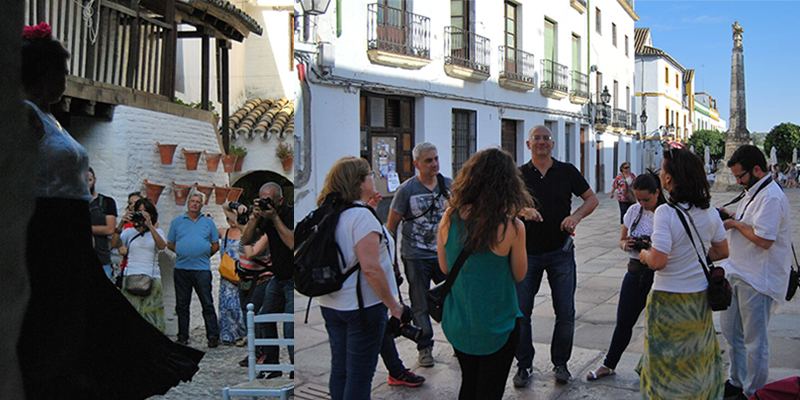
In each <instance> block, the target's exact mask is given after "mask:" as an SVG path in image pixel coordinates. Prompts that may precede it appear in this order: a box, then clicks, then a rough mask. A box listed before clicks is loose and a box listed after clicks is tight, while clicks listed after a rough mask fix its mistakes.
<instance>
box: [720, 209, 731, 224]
mask: <svg viewBox="0 0 800 400" xmlns="http://www.w3.org/2000/svg"><path fill="white" fill-rule="evenodd" d="M717 212H718V213H719V218H720V219H721V220H723V221H725V220H726V219H731V218H733V215H730V214H728V213H726V212H725V211H722V209H720V208H718V209H717Z"/></svg>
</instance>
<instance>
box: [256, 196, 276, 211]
mask: <svg viewBox="0 0 800 400" xmlns="http://www.w3.org/2000/svg"><path fill="white" fill-rule="evenodd" d="M256 204H258V208H260V209H262V210H268V209H269V208H267V206H269V207H271V208H275V202H274V201H272V198H271V197H266V198H263V199H258V200H256Z"/></svg>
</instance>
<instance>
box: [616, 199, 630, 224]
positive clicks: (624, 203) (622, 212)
mask: <svg viewBox="0 0 800 400" xmlns="http://www.w3.org/2000/svg"><path fill="white" fill-rule="evenodd" d="M632 205H633V203H628V202H627V201H620V202H619V223H620V224H624V223H625V222H623V220H624V218H625V213H626V212H628V209H629V208H631V206H632Z"/></svg>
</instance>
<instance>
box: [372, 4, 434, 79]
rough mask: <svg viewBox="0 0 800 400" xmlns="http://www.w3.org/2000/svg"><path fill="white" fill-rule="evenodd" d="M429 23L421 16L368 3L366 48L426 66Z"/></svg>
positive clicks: (428, 51)
mask: <svg viewBox="0 0 800 400" xmlns="http://www.w3.org/2000/svg"><path fill="white" fill-rule="evenodd" d="M430 24H431V22H430V18H428V17H424V16H422V15H417V14H414V13H411V12H408V11H404V10H400V9H397V8H393V7H388V6H385V5H383V4H368V5H367V48H368V50H377V51H382V52H387V53H392V54H398V55H402V56H408V57H417V58H421V59H425V64H427V63H428V62H430V57H431V34H430ZM373 62H379V63H381V62H380V61H376V60H373ZM425 64H422V65H425ZM409 68H421V65H420V66H419V67H414V66H409Z"/></svg>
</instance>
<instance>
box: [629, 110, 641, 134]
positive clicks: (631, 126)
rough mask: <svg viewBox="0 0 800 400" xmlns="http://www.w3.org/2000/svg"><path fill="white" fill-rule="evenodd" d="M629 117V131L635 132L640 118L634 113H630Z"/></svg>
mask: <svg viewBox="0 0 800 400" xmlns="http://www.w3.org/2000/svg"><path fill="white" fill-rule="evenodd" d="M628 117H630V123H629V124H628V130H629V131H635V130H636V129H637V128H636V125H637V122H636V121H638V120H639V116H638V115H636V114H634V113H628Z"/></svg>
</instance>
